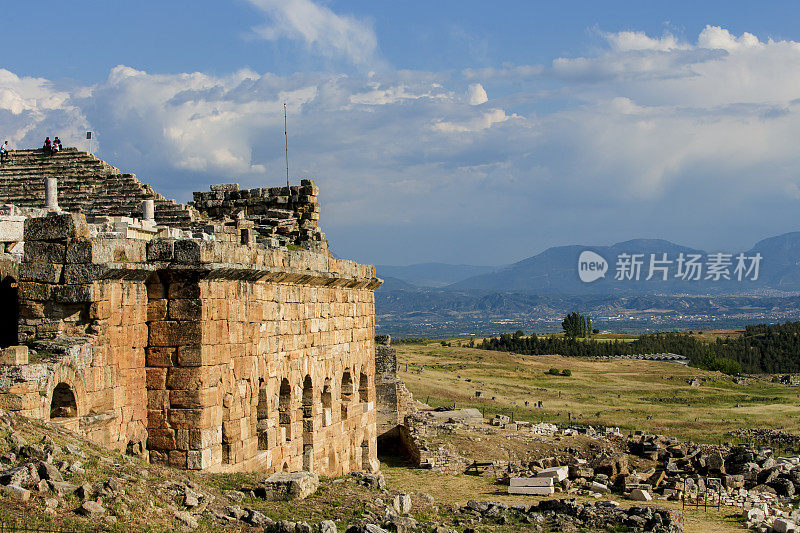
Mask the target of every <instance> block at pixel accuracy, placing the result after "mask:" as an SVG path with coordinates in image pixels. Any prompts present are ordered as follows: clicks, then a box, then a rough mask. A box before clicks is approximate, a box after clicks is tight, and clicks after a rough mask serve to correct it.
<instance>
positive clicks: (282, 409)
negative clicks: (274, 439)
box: [278, 378, 292, 442]
mask: <svg viewBox="0 0 800 533" xmlns="http://www.w3.org/2000/svg"><path fill="white" fill-rule="evenodd" d="M291 405H292V387H291V385H289V380H288V379H286V378H283V380H282V381H281V388H280V392H279V393H278V422H279V423H280V425H281V433H283V440H284V442H288V441H290V440H292V413H291V412H290V411H289V408H290V406H291Z"/></svg>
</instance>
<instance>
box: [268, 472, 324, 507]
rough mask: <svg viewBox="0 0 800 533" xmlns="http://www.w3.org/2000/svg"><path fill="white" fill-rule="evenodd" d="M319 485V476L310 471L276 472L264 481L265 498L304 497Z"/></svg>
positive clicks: (278, 499) (274, 499) (285, 498)
mask: <svg viewBox="0 0 800 533" xmlns="http://www.w3.org/2000/svg"><path fill="white" fill-rule="evenodd" d="M318 487H319V477H318V476H317V475H316V474H314V473H311V472H305V471H300V472H291V473H289V472H276V473H274V474H272V475H271V476H270V477H268V478H267V479H266V480H265V481H264V489H265V490H266V498H267V500H271V501H281V500H295V499H304V498H306V497H308V496H310V495H311V494H314V493H315V492H316V491H317V488H318Z"/></svg>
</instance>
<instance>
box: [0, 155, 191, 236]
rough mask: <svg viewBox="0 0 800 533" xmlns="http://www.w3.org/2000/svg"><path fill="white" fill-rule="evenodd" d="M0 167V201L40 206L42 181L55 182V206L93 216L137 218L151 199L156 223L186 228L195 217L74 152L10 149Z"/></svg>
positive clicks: (130, 176)
mask: <svg viewBox="0 0 800 533" xmlns="http://www.w3.org/2000/svg"><path fill="white" fill-rule="evenodd" d="M9 155H10V160H6V161H5V162H4V163H3V164H2V166H0V203H10V204H14V205H18V206H20V207H44V204H45V201H44V178H50V177H55V178H58V205H59V207H61V208H62V209H64V210H66V211H81V212H83V213H85V214H87V215H94V216H125V217H135V218H141V216H142V207H141V205H142V201H143V200H154V201H155V207H156V213H155V216H156V223H158V224H163V225H167V226H173V227H181V226H188V225H190V224H191V223H192V222H193V221H196V220H198V219H200V218H202V217H201V216H200V214H199V213H198V212H197V211H196V210H195V209H194V208H192V207H190V206H185V205H183V204H179V203H177V202H176V201H175V200H170V199H168V198H165V197H163V196H162V195H160V194H158V193H157V192H155V191H154V190H153V189H152V188H151V187H150V185H147V184H145V183H142V182H141V181H139V180H138V179H137V178H136V176H135V175H134V174H126V173H123V172H122V171H120V170H119V169H118V168H116V167H113V166H111V165H109V164H108V163H106V162H105V161H102V160H100V159H98V158H96V157H95V156H94V155H92V154H90V153H87V152H81V151H79V150H77V149H76V148H65V149H64V150H62V151H60V152H58V153H56V154H52V155H47V154H45V153H44V152H43V151H42V150H39V149H36V150H12V151H11V152H9Z"/></svg>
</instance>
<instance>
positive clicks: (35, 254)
mask: <svg viewBox="0 0 800 533" xmlns="http://www.w3.org/2000/svg"><path fill="white" fill-rule="evenodd" d="M66 253H67V247H66V246H65V245H63V244H60V243H57V242H34V241H31V242H27V241H26V242H25V253H24V254H23V261H24V262H25V263H57V264H63V263H64V258H65V256H66Z"/></svg>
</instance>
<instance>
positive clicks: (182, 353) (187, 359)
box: [178, 346, 203, 366]
mask: <svg viewBox="0 0 800 533" xmlns="http://www.w3.org/2000/svg"><path fill="white" fill-rule="evenodd" d="M201 354H202V350H201V348H200V346H179V347H178V365H179V366H200V365H202V364H203V360H202V356H201Z"/></svg>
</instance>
